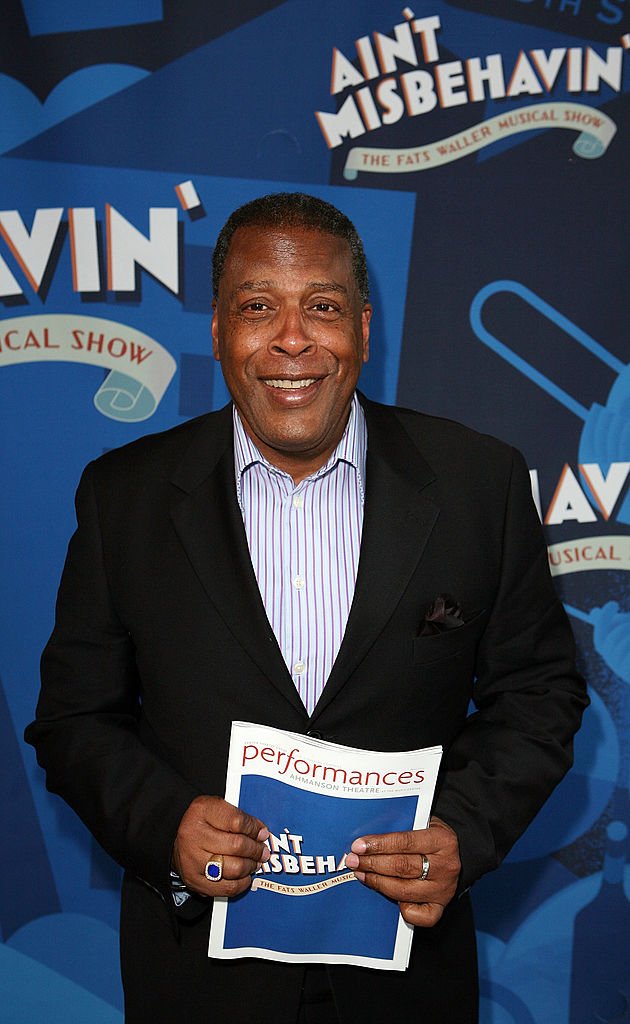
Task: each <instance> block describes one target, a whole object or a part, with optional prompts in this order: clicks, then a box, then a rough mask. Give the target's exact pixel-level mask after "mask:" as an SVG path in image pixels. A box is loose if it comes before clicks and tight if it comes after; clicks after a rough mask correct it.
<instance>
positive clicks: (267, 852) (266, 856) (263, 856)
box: [260, 846, 271, 864]
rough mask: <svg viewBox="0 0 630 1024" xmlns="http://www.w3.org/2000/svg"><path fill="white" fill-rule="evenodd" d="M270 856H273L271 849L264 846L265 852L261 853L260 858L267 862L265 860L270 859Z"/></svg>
mask: <svg viewBox="0 0 630 1024" xmlns="http://www.w3.org/2000/svg"><path fill="white" fill-rule="evenodd" d="M270 857H271V850H270V849H269V847H268V846H263V852H262V853H261V855H260V859H261V861H262V862H263V864H264V863H265V861H268V860H269V858H270Z"/></svg>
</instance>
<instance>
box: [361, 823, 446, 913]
mask: <svg viewBox="0 0 630 1024" xmlns="http://www.w3.org/2000/svg"><path fill="white" fill-rule="evenodd" d="M423 854H424V855H425V857H428V859H429V873H428V875H427V877H426V879H425V880H424V881H421V880H420V875H421V874H422V868H423V861H422V855H423ZM346 864H347V865H348V867H349V868H351V869H352V870H353V871H354V873H355V874H356V876H357V878H358V879H359V881H360V882H363V883H364V885H367V886H369V888H370V889H376V891H377V892H382V893H383V895H384V896H389V898H390V899H392V900H397V901H398V903H399V904H400V912H401V914H402V916H403V917H404V919H405V921H407V922H408V923H409V924H414V925H418V926H419V927H421V928H431V927H432V926H433V925H434V924H437V922H438V921H439V920H440V918H441V917H442V914H443V913H444V908H445V906H446V905H447V903H449V902H450V900H452V898H453V896H454V895H455V890H456V889H457V880H458V878H459V872H460V870H461V861H460V859H459V843H458V842H457V836H456V835H455V832H454V831H453V829H452V828H451V827H450V826H449V825H447V824H446V823H445V822H444V821H441V820H440V819H439V818H431V822H430V825H429V828H425V829H418V830H417V831H415V832H391V833H388V834H387V835H380V836H362V838H361V839H355V841H354V842H353V844H352V852H351V853H349V854H348V856H347V857H346Z"/></svg>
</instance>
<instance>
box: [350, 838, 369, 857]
mask: <svg viewBox="0 0 630 1024" xmlns="http://www.w3.org/2000/svg"><path fill="white" fill-rule="evenodd" d="M350 849H351V850H352V852H353V853H358V854H359V855H361V854H362V853H366V852H367V843H366V841H365V839H355V841H354V842H353V844H352V846H351V847H350Z"/></svg>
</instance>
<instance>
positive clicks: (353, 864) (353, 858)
mask: <svg viewBox="0 0 630 1024" xmlns="http://www.w3.org/2000/svg"><path fill="white" fill-rule="evenodd" d="M346 864H347V866H348V867H349V868H358V866H359V858H358V857H357V855H356V853H349V854H348V855H347V857H346Z"/></svg>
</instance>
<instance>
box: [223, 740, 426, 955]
mask: <svg viewBox="0 0 630 1024" xmlns="http://www.w3.org/2000/svg"><path fill="white" fill-rule="evenodd" d="M441 756H442V748H441V747H429V748H425V749H424V750H411V751H404V752H393V753H392V752H382V751H370V750H358V749H355V748H353V747H344V746H340V745H339V744H336V743H328V742H326V741H324V740H318V739H314V738H312V737H310V736H303V735H301V734H300V733H293V732H286V731H284V730H281V729H272V728H271V727H269V726H263V725H254V724H252V723H250V722H234V723H233V724H232V735H231V740H230V753H229V761H228V772H227V782H226V790H225V798H226V800H229V801H230V803H233V804H236V805H237V806H238V807H240V808H242V810H244V811H247V812H248V813H249V814H253V815H255V816H256V817H258V818H260V819H261V820H262V821H264V822H265V824H266V826H267V828H268V829H269V831H270V836H269V839H268V840H267V845H268V847H269V850H270V853H271V856H270V858H269V860H268V861H267V862H266V863H265V864H263V865H262V867H261V868H260V869H259V870H258V871H257V872H256V874H255V875H254V876H253V880H252V885H251V888H250V889H248V890H247V892H245V893H243V894H242V895H241V896H237V897H236V898H234V899H228V898H227V897H216V898H215V900H214V908H213V914H212V923H211V928H210V943H209V948H208V955H209V956H212V957H225V958H237V957H246V956H254V957H262V958H266V959H269V960H282V961H285V962H288V963H326V964H360V965H362V966H364V967H378V968H381V969H384V970H395V971H403V970H405V968H406V967H407V964H408V962H409V953H410V949H411V939H412V936H413V927H412V926H411V925H408V924H407V923H406V922H405V921H404V920H403V918H402V917H401V915H400V911H399V908H398V904H397V903H395V902H394V901H393V900H390V899H387V898H386V897H385V896H383V895H381V893H378V892H374V891H373V890H372V889H368V888H367V887H366V886H364V885H363V884H362V883H361V882H359V881H358V879H356V878H355V876H354V873H353V872H352V871H351V870H350V869H349V868H347V867H346V855H347V854H348V853H349V852H350V847H351V845H352V843H353V841H354V840H355V839H357V838H359V836H364V835H370V834H376V833H383V832H405V831H408V830H410V829H418V828H426V826H427V825H428V823H429V816H430V812H431V804H432V801H433V794H434V792H435V784H436V780H437V774H438V768H439V764H440V758H441Z"/></svg>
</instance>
